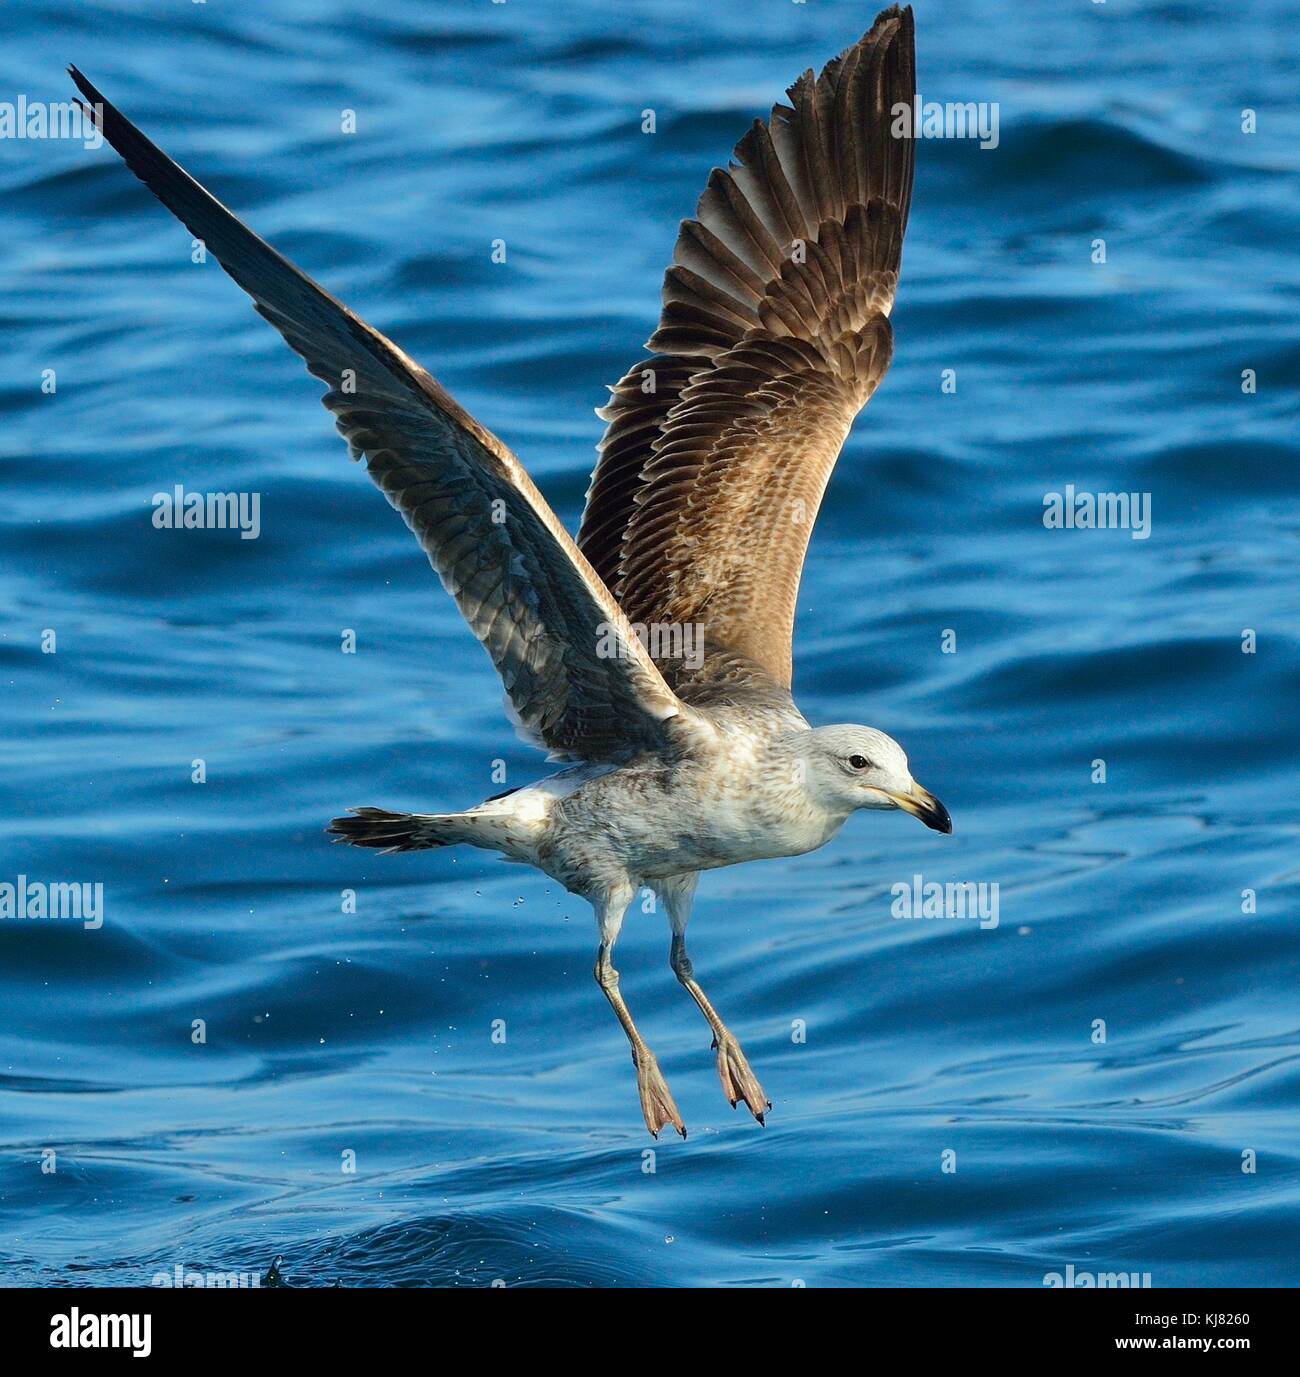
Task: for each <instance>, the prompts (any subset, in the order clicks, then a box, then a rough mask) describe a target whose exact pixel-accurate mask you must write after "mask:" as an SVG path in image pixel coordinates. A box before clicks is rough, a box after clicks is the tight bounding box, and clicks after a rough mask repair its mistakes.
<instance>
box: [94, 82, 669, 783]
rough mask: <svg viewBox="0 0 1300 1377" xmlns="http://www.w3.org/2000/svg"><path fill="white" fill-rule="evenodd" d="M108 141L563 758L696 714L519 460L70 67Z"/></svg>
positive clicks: (608, 753) (532, 729) (617, 745)
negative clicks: (182, 232) (324, 413)
mask: <svg viewBox="0 0 1300 1377" xmlns="http://www.w3.org/2000/svg"><path fill="white" fill-rule="evenodd" d="M71 72H72V78H73V80H74V81H75V82H76V83H77V86H78V87H79V88H80V90H81V93H82V95H83V96H85V98H86V100H87V101H88V102H89V103H90V106H91V107H92V108H93V111H94V112H95V114H97V115H98V117H99V121H100V124H101V127H102V128H103V131H104V137H105V138H106V139H107V140H108V141H109V143H111V144H112V145H113V147H114V148H115V149H117V151H118V152H119V153H120V154H121V155H122V157H123V158H124V159H125V161H126V164H127V166H128V167H129V168H130V169H131V171H132V172H134V173H135V175H136V176H137V177H138V178H139V179H140V180H141V181H142V182H143V183H144V184H145V186H147V187H148V188H149V190H150V191H152V192H153V193H154V195H155V196H157V197H158V199H159V200H160V201H161V202H162V203H163V205H165V206H166V207H167V208H168V210H170V211H171V212H172V213H173V214H174V215H176V216H177V217H178V218H179V219H180V220H182V221H183V222H184V223H185V224H186V225H187V226H188V227H189V229H190V231H191V233H193V234H194V235H195V236H196V237H197V238H199V239H201V240H202V241H203V242H204V244H205V245H206V246H207V248H208V249H209V250H210V251H211V252H212V253H213V254H214V255H215V256H216V258H217V260H218V262H220V264H221V266H222V267H223V268H224V269H225V270H226V272H227V273H229V274H230V276H231V277H232V278H234V280H235V281H236V282H237V283H238V284H239V285H240V286H241V287H242V288H243V289H244V290H245V291H246V292H247V293H248V294H249V296H251V297H252V298H253V301H254V303H255V304H256V307H257V310H258V311H259V312H260V313H261V314H262V315H263V316H265V317H266V319H267V320H269V321H270V322H271V324H272V325H274V326H275V328H276V329H277V330H279V332H280V333H281V334H282V335H283V336H284V338H285V339H286V340H287V341H288V343H289V345H290V347H291V348H293V349H295V350H296V351H297V352H298V353H299V354H301V355H302V357H303V358H304V359H305V360H306V361H307V368H308V370H309V371H310V372H311V373H313V374H314V375H315V376H316V377H318V378H319V379H321V381H322V382H324V383H326V384H327V386H328V387H329V389H330V390H329V391H328V392H327V393H326V394H325V397H324V402H325V405H326V406H327V407H328V408H329V409H330V410H331V411H332V412H333V413H334V417H335V421H336V424H337V426H338V428H339V430H340V431H341V432H342V434H343V435H344V437H345V438H346V439H347V442H348V445H349V448H350V449H351V452H352V456H353V458H355V459H360V458H364V459H365V461H366V468H367V470H368V471H369V473H370V476H371V477H372V478H373V479H374V480H375V482H376V483H377V484H378V485H379V487H380V488H381V489H382V490H383V492H384V495H385V496H386V497H387V498H388V500H389V501H390V502H391V503H392V504H393V506H394V507H396V508H397V510H398V511H399V512H401V514H402V516H403V517H404V518H405V519H406V524H407V525H408V526H409V527H410V528H411V530H412V531H413V532H414V534H415V536H416V538H417V539H418V540H419V542H420V544H421V545H422V546H423V548H424V551H425V553H426V554H427V555H428V557H429V562H430V563H431V564H432V565H433V567H434V569H435V570H436V571H437V572H438V574H439V576H440V577H441V579H442V582H443V585H444V587H445V588H446V589H447V591H448V592H449V593H450V594H451V595H452V597H453V598H455V600H456V602H457V604H458V605H459V607H460V610H461V612H462V613H463V614H464V616H465V619H466V621H467V622H468V623H469V625H470V627H471V629H472V630H473V632H474V634H475V635H476V636H477V637H478V639H479V640H480V641H481V642H482V643H483V645H484V647H485V648H486V649H487V652H488V654H489V655H490V656H491V657H492V661H493V663H494V664H495V665H496V667H497V669H498V671H499V672H500V674H501V678H502V679H503V681H504V682H505V687H506V693H507V696H508V699H509V701H510V703H511V705H512V706H513V708H514V711H515V713H516V714H517V716H518V718H519V720H520V723H521V725H522V727H523V729H524V730H525V732H526V733H527V734H529V735H530V736H531V737H532V738H533V739H534V740H536V741H537V742H538V743H539V744H542V745H544V746H546V747H548V748H549V749H550V750H551V751H553V752H554V753H556V754H558V755H570V756H576V757H581V758H585V759H595V760H599V759H617V758H619V757H621V756H624V755H626V754H628V753H630V752H632V751H635V750H638V749H645V748H653V747H655V746H659V745H662V744H663V743H664V740H665V731H666V730H667V728H666V725H665V724H666V723H667V722H668V720H669V719H671V718H674V717H678V716H679V715H680V714H683V713H689V710H688V709H685V708H684V707H683V705H682V704H681V703H680V702H679V701H678V699H677V698H676V696H675V695H674V694H673V692H672V691H671V690H670V689H669V688H668V686H667V684H666V683H665V682H664V680H663V677H662V676H661V674H660V672H659V670H658V669H657V668H656V667H655V665H654V663H653V661H652V660H651V659H650V658H649V656H648V655H647V654H646V653H645V651H644V650H643V648H642V646H641V645H640V643H639V642H638V641H637V639H636V637H635V635H633V634H632V630H631V628H630V627H629V626H628V623H627V620H626V618H624V616H623V614H622V612H621V611H620V610H619V608H618V605H617V604H616V602H615V601H614V599H613V598H612V597H611V596H610V593H609V591H608V590H607V589H606V587H605V585H604V584H603V583H602V581H601V579H600V577H599V576H598V575H597V574H596V573H595V572H594V571H593V569H592V568H591V566H590V564H588V562H587V560H586V559H585V558H584V557H583V556H582V555H581V554H580V553H579V551H578V548H577V546H576V545H575V544H574V542H573V540H572V539H571V538H570V537H569V535H568V533H567V532H566V531H565V530H564V528H563V526H561V524H560V522H559V521H558V520H557V518H556V516H555V514H554V513H553V512H552V511H551V509H550V507H549V506H548V505H547V504H546V502H545V500H544V499H543V497H542V495H541V494H540V493H539V492H538V491H537V488H536V487H535V485H534V484H533V482H532V480H531V479H530V478H529V477H528V475H527V473H525V471H524V469H523V467H522V466H521V465H520V463H519V461H518V460H517V459H516V458H515V456H514V455H513V454H512V453H511V452H510V451H509V450H508V449H507V448H506V447H505V445H503V444H502V443H501V441H500V440H498V439H497V438H496V436H495V435H493V434H491V432H489V431H487V430H485V429H484V428H483V427H482V426H481V425H479V424H478V422H477V421H475V420H474V418H473V417H472V416H470V415H469V413H468V412H466V411H465V410H464V409H463V408H462V407H460V406H459V405H458V404H457V403H456V402H455V401H454V400H453V399H452V398H451V397H450V396H449V395H448V394H447V392H445V391H444V390H443V388H442V387H441V386H440V385H439V384H438V382H437V381H436V380H435V379H434V378H433V377H431V376H430V375H429V374H428V373H427V372H425V370H424V369H423V368H421V367H420V366H419V365H418V364H417V363H415V362H414V361H413V360H412V359H410V358H408V357H407V356H406V355H405V354H404V353H403V352H402V351H401V350H400V349H398V348H397V346H396V345H394V344H393V343H392V342H391V341H390V340H388V339H386V338H385V337H384V336H383V335H381V334H380V333H379V332H378V331H377V330H373V329H371V327H370V326H369V325H367V324H366V323H365V321H363V320H361V319H360V318H359V317H357V316H355V315H353V313H352V312H351V311H349V310H348V309H347V307H346V306H344V305H343V304H342V303H341V302H339V301H337V300H335V298H334V297H332V296H330V295H329V293H327V292H325V291H323V290H322V289H321V288H320V287H318V286H317V285H316V284H315V283H314V282H313V281H312V280H311V279H310V278H309V277H307V276H306V275H305V274H303V273H302V272H300V271H299V270H298V269H297V268H295V267H294V265H293V264H292V263H290V262H289V261H288V259H286V258H283V257H282V256H281V255H280V254H278V253H277V252H276V251H275V250H274V249H272V248H271V246H270V245H269V244H267V243H265V242H264V241H263V240H261V239H259V238H258V237H257V235H255V234H254V233H253V232H252V231H251V230H250V229H248V228H247V226H245V225H243V224H242V223H241V222H240V221H239V220H237V219H236V218H235V216H233V215H232V214H231V213H230V211H228V210H227V209H226V208H225V207H224V206H223V205H222V204H221V203H220V202H219V201H217V200H216V199H215V198H214V197H212V196H211V195H209V194H208V192H207V191H205V190H204V189H203V187H201V186H200V185H199V184H198V182H196V181H195V180H194V179H193V178H192V177H190V176H189V174H188V173H187V172H185V171H184V169H182V168H181V167H179V166H178V165H177V164H176V163H174V162H173V161H172V160H171V159H170V158H168V157H167V155H166V154H165V153H163V152H162V151H161V150H160V149H159V148H157V147H156V146H155V145H154V144H153V143H151V142H150V141H149V140H148V139H147V138H146V137H145V136H144V135H143V134H142V133H141V132H140V131H139V130H138V129H137V128H136V127H135V126H134V125H133V124H132V123H131V122H130V121H129V120H128V119H126V117H125V116H123V115H122V114H120V113H119V112H118V111H117V110H116V109H115V108H114V107H113V106H112V105H111V104H110V103H109V102H108V101H107V100H105V99H104V97H103V96H102V95H101V94H100V93H99V92H98V91H97V90H96V89H95V88H94V87H93V86H92V85H91V84H90V82H89V81H87V80H86V78H85V77H84V76H82V74H81V73H80V72H78V71H77V70H76V69H75V68H72V69H71Z"/></svg>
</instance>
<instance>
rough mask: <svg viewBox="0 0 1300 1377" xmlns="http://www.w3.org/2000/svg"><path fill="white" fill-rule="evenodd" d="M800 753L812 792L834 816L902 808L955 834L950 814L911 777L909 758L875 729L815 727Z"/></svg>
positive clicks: (802, 736)
mask: <svg viewBox="0 0 1300 1377" xmlns="http://www.w3.org/2000/svg"><path fill="white" fill-rule="evenodd" d="M797 749H798V752H799V758H800V762H801V764H802V766H803V775H804V783H805V787H806V788H807V790H808V792H809V793H810V794H811V795H812V797H813V798H814V799H815V800H816V801H817V802H818V803H820V804H821V805H822V806H823V807H825V808H827V809H829V810H830V811H832V812H838V811H841V810H842V811H843V812H844V813H845V814H848V813H852V812H854V811H855V810H856V809H858V808H901V809H903V811H904V812H907V813H911V814H912V816H913V817H915V818H920V819H921V821H922V822H923V823H925V825H926V826H927V827H933V828H934V829H935V831H936V832H951V831H952V819H951V818H950V817H949V816H948V810H947V809H946V808H945V807H944V806H943V804H942V803H940V802H939V800H938V799H937V798H935V796H934V795H933V794H932V793H930V791H929V790H928V789H923V788H921V786H920V785H919V784H918V783H917V782H916V780H914V779H913V778H912V774H911V771H910V770H909V769H908V768H907V756H905V755H904V754H903V748H902V747H901V746H900V745H899V744H898V742H897V741H895V740H894V738H893V737H892V736H886V735H885V733H884V732H878V731H876V729H875V728H874V727H856V726H838V727H817V728H815V729H814V730H812V731H809V732H801V733H800V734H799V738H798V748H797Z"/></svg>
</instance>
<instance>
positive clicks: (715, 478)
mask: <svg viewBox="0 0 1300 1377" xmlns="http://www.w3.org/2000/svg"><path fill="white" fill-rule="evenodd" d="M915 71H916V66H915V55H914V47H913V25H912V11H911V9H910V7H909V8H907V9H903V10H900V9H899V8H898V7H897V6H894V7H893V8H891V9H888V10H885V11H884V12H883V13H881V14H880V15H879V16H878V18H877V19H876V22H875V23H874V24H873V25H872V27H871V30H870V32H869V33H867V34H866V35H865V36H864V37H863V38H862V39H861V41H860V42H858V43H856V44H854V45H853V47H851V48H849V49H848V50H847V51H846V52H844V53H843V54H841V55H840V56H839V57H837V58H836V59H835V60H834V61H833V62H830V63H828V64H827V66H826V69H825V70H824V71H823V72H822V74H821V75H820V76H819V77H814V76H813V73H812V72H811V71H808V72H805V73H804V75H803V76H801V77H800V78H799V80H798V81H797V82H795V84H794V85H793V86H792V87H791V88H790V90H789V97H790V104H789V105H788V106H787V105H777V106H776V107H774V109H773V111H772V117H771V119H770V120H769V121H768V122H767V123H764V122H763V121H761V120H756V121H755V123H754V126H753V128H752V129H751V130H750V131H749V133H748V134H746V136H745V137H744V138H743V139H742V140H741V141H740V143H739V144H738V145H737V146H736V151H735V154H734V162H733V163H732V164H731V165H730V166H729V167H728V169H727V170H726V171H723V170H721V169H717V168H715V169H714V171H713V174H712V176H711V177H710V178H709V184H708V189H707V190H706V191H705V193H704V196H703V197H702V199H701V200H700V204H699V209H698V210H697V211H696V218H695V219H694V220H686V221H684V222H683V223H682V227H681V232H680V234H679V236H678V239H677V247H676V249H675V251H674V253H673V262H672V266H671V267H670V268H669V269H668V272H667V274H666V275H665V277H664V293H663V296H664V308H663V314H662V316H661V318H660V322H659V328H658V330H656V332H655V333H654V335H653V336H652V338H651V339H650V341H649V343H648V344H647V345H646V348H647V350H649V351H651V354H650V357H648V358H645V359H643V360H641V362H639V363H638V364H636V365H635V366H634V367H633V368H632V369H631V370H630V371H629V372H628V373H627V375H626V376H625V377H624V378H623V379H622V381H621V382H620V383H619V384H618V386H617V387H615V388H613V389H612V392H613V396H612V398H611V400H610V402H609V404H608V406H606V407H605V408H604V409H603V410H602V412H601V413H600V414H601V415H602V416H603V417H604V419H606V420H607V421H608V422H609V427H608V429H607V430H606V432H605V436H604V439H603V440H602V441H601V445H600V459H599V462H598V463H597V466H596V471H595V474H594V475H593V478H592V483H591V488H590V490H589V492H588V494H587V508H586V511H585V513H584V515H583V519H582V527H581V530H580V532H579V535H578V544H579V547H580V548H581V549H582V551H583V553H584V554H585V555H586V556H587V558H588V559H589V560H590V561H591V563H592V565H593V566H594V567H595V568H596V570H597V571H598V572H599V573H600V575H601V577H602V578H603V579H604V580H605V583H606V584H607V585H608V587H609V588H610V590H611V591H612V592H613V594H614V595H615V597H617V598H618V600H619V602H620V604H621V606H622V607H623V610H624V612H625V613H626V614H627V616H628V618H629V619H630V620H631V621H632V622H634V623H656V622H657V623H682V624H688V623H696V624H700V625H702V626H703V628H704V634H705V638H706V642H707V645H708V647H709V649H710V652H711V653H713V654H715V655H718V654H719V653H721V652H726V653H727V654H726V656H725V658H726V659H727V660H728V661H730V662H732V663H733V664H734V663H736V662H737V661H739V662H740V663H744V662H746V661H748V662H752V663H753V664H755V665H757V666H758V667H760V668H761V669H762V670H763V671H765V673H766V674H767V675H768V676H770V677H771V678H772V679H773V680H775V681H776V682H777V683H778V684H779V685H781V686H784V687H788V686H789V683H790V672H791V656H790V642H791V635H792V632H793V628H794V612H795V599H796V596H797V594H798V589H799V577H800V573H801V571H802V568H803V560H804V554H805V552H806V550H807V547H808V539H809V536H810V534H811V532H812V526H813V521H814V519H815V517H816V515H817V509H818V507H819V505H820V503H821V498H822V493H823V492H824V491H825V488H826V483H827V480H828V479H829V477H830V473H831V469H832V468H833V467H834V464H835V460H836V458H837V457H838V455H839V452H840V449H841V447H842V446H843V443H844V439H845V437H846V436H847V434H848V431H849V427H850V425H851V424H852V422H853V418H854V417H855V416H856V415H857V413H858V412H859V411H860V410H861V408H862V407H863V406H864V405H865V403H866V401H867V399H868V398H869V397H870V396H871V394H872V392H874V391H875V389H876V385H877V384H878V383H879V382H880V379H881V378H882V377H883V376H884V373H885V370H886V369H887V368H888V367H889V361H890V357H891V352H892V344H893V335H892V331H891V330H890V326H889V319H888V313H889V310H890V308H891V307H892V305H893V301H894V292H895V289H896V287H897V284H898V269H899V260H900V257H901V254H902V246H903V232H904V230H905V228H906V225H907V214H908V208H909V205H910V203H911V192H912V168H913V143H912V139H911V138H910V137H906V136H903V137H895V136H894V134H893V133H892V129H891V127H895V126H899V125H900V121H899V120H898V118H897V116H896V115H895V107H897V106H900V105H903V104H905V105H906V106H907V109H908V112H909V117H908V120H907V121H906V125H907V132H908V134H910V133H911V124H910V110H911V106H912V103H913V101H914V99H915V92H916V77H915ZM661 667H662V668H663V669H664V670H665V673H666V674H667V675H668V678H669V680H670V682H678V681H680V680H681V679H682V678H684V675H683V674H682V673H681V672H680V671H675V670H674V667H673V666H671V665H669V664H667V663H663V664H662V665H661Z"/></svg>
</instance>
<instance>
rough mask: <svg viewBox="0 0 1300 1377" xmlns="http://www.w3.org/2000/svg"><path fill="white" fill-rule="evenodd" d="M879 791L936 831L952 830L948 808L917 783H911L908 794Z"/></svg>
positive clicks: (885, 790) (887, 790)
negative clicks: (910, 789)
mask: <svg viewBox="0 0 1300 1377" xmlns="http://www.w3.org/2000/svg"><path fill="white" fill-rule="evenodd" d="M880 792H881V793H882V794H888V795H889V797H890V798H892V799H893V800H894V802H895V803H896V804H898V806H899V807H900V808H901V809H902V810H903V811H904V812H905V813H911V815H912V816H913V817H914V818H920V819H921V821H922V822H923V823H925V825H926V826H927V827H933V828H934V830H935V831H936V832H951V831H952V818H951V817H950V816H949V815H948V810H947V809H946V808H945V807H944V806H943V804H942V803H940V802H939V800H938V799H937V798H935V796H934V795H933V794H932V793H931V792H930V791H929V790H928V789H922V788H921V786H920V785H919V784H916V783H913V785H912V792H911V793H910V794H896V793H895V792H894V791H893V790H892V789H882V790H881V791H880Z"/></svg>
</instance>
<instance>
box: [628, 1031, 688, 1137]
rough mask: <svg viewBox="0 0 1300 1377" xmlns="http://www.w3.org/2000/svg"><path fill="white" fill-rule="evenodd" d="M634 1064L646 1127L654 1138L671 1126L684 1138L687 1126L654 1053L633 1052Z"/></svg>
mask: <svg viewBox="0 0 1300 1377" xmlns="http://www.w3.org/2000/svg"><path fill="white" fill-rule="evenodd" d="M632 1063H633V1065H634V1066H635V1067H636V1084H637V1090H638V1091H639V1092H640V1094H641V1113H642V1114H643V1115H644V1116H645V1126H646V1127H647V1128H648V1129H649V1130H650V1135H651V1137H653V1138H658V1136H659V1131H660V1129H663V1128H666V1127H667V1126H668V1125H669V1124H671V1125H672V1126H673V1127H674V1128H675V1129H676V1130H677V1132H678V1133H680V1134H681V1135H682V1137H683V1138H685V1137H686V1125H685V1124H684V1123H683V1122H682V1116H681V1114H679V1113H678V1111H677V1104H676V1102H675V1101H674V1100H673V1097H672V1092H671V1091H670V1090H669V1089H668V1082H667V1081H666V1080H664V1078H663V1073H662V1072H661V1071H660V1070H659V1063H658V1062H657V1061H656V1060H655V1056H654V1053H653V1052H650V1051H648V1050H647V1051H644V1052H639V1053H638V1052H633V1054H632Z"/></svg>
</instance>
